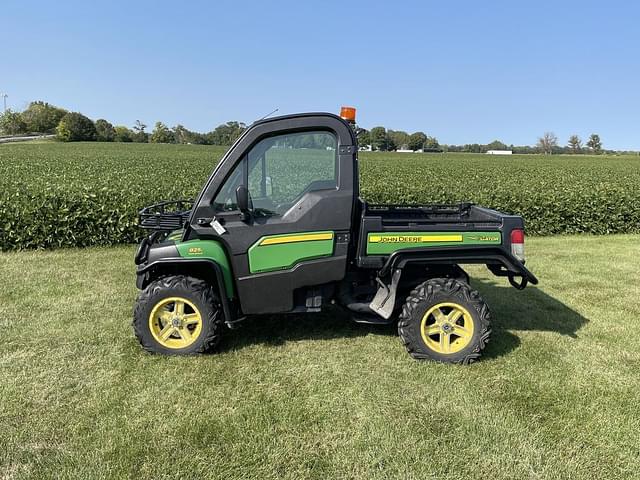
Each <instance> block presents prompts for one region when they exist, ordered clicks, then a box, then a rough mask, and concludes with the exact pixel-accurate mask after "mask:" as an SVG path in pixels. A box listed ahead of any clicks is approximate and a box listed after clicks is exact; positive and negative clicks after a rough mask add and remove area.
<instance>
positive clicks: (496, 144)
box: [487, 140, 509, 150]
mask: <svg viewBox="0 0 640 480" xmlns="http://www.w3.org/2000/svg"><path fill="white" fill-rule="evenodd" d="M487 150H509V147H507V145H506V144H505V143H502V142H501V141H500V140H494V141H493V142H491V143H489V144H487Z"/></svg>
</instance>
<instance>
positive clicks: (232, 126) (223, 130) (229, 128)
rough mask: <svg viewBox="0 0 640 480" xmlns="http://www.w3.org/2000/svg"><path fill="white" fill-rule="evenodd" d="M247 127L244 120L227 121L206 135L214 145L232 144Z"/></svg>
mask: <svg viewBox="0 0 640 480" xmlns="http://www.w3.org/2000/svg"><path fill="white" fill-rule="evenodd" d="M246 129H247V126H246V125H245V124H244V123H242V122H227V123H224V124H222V125H218V126H217V127H216V128H215V130H213V131H212V132H209V133H207V134H206V136H207V138H208V140H209V142H210V143H211V144H212V145H231V144H232V143H233V142H235V141H236V139H237V138H238V137H239V136H240V135H242V132H244V131H245V130H246Z"/></svg>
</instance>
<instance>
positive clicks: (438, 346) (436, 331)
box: [420, 302, 474, 355]
mask: <svg viewBox="0 0 640 480" xmlns="http://www.w3.org/2000/svg"><path fill="white" fill-rule="evenodd" d="M473 332H474V325H473V317H471V314H470V313H469V311H468V310H467V309H466V308H464V307H463V306H461V305H458V304H457V303H451V302H444V303H438V304H437V305H434V306H433V307H431V308H430V309H429V310H428V311H427V313H425V314H424V316H423V317H422V322H420V334H421V335H422V340H423V341H424V343H425V345H426V346H427V347H429V348H430V349H431V350H433V351H434V352H438V353H441V354H444V355H448V354H451V353H456V352H459V351H460V350H462V349H463V348H465V347H466V346H467V345H469V343H470V342H471V338H472V337H473Z"/></svg>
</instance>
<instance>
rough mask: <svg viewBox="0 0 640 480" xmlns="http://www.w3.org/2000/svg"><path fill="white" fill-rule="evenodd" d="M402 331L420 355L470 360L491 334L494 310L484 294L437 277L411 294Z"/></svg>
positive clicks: (416, 355)
mask: <svg viewBox="0 0 640 480" xmlns="http://www.w3.org/2000/svg"><path fill="white" fill-rule="evenodd" d="M398 333H399V335H400V338H401V339H402V341H403V342H404V344H405V346H406V348H407V351H408V352H409V354H410V355H411V356H412V357H413V358H416V359H420V360H422V359H431V360H437V361H440V362H445V363H462V364H468V363H471V362H473V361H475V360H477V359H478V358H479V357H480V355H481V353H482V350H483V349H484V347H485V345H486V344H487V342H488V341H489V336H490V335H491V314H490V312H489V307H488V305H487V304H486V303H485V302H484V300H483V299H482V297H480V294H478V292H476V291H475V290H472V289H471V288H470V287H469V286H468V285H467V284H465V283H462V282H459V281H457V280H453V279H444V278H435V279H432V280H427V281H426V282H424V283H422V284H420V285H419V286H418V287H416V288H415V289H414V290H413V291H412V292H411V294H410V295H409V296H408V297H407V301H406V303H405V304H404V306H403V307H402V313H401V314H400V319H399V321H398Z"/></svg>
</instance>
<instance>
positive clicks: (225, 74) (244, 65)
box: [0, 0, 640, 149]
mask: <svg viewBox="0 0 640 480" xmlns="http://www.w3.org/2000/svg"><path fill="white" fill-rule="evenodd" d="M0 35H1V38H2V45H3V48H2V50H1V51H0V92H6V93H7V94H8V95H9V98H8V99H7V100H8V104H9V106H10V107H12V108H14V109H22V108H24V107H25V106H26V104H27V103H28V102H29V101H30V100H35V99H42V100H46V101H48V102H51V103H54V104H56V105H60V106H63V107H65V108H67V109H70V110H77V111H81V112H83V113H85V114H86V115H88V116H90V117H92V118H93V119H97V118H100V117H103V118H106V119H108V120H109V121H111V122H112V123H114V124H124V125H128V126H131V125H132V124H133V123H134V122H135V120H136V119H140V120H142V121H144V122H145V123H148V124H149V125H153V123H154V122H156V121H158V120H160V121H163V122H165V123H166V124H168V125H170V126H173V125H175V124H177V123H181V124H183V125H185V126H186V127H188V128H191V129H193V130H198V131H208V130H210V129H212V128H213V127H215V126H216V125H218V124H220V123H222V122H224V121H227V120H239V121H244V122H247V123H250V122H251V121H253V120H255V119H256V118H258V117H261V116H263V115H265V114H266V113H268V112H270V111H271V110H273V109H275V108H279V109H280V112H279V113H292V112H300V111H309V110H314V111H331V112H337V111H338V109H339V107H340V105H342V104H348V105H354V106H356V107H357V108H358V120H359V123H360V124H361V125H362V126H364V127H367V128H371V127H373V126H376V125H384V126H386V127H387V128H393V129H397V130H407V131H409V132H412V131H416V130H423V131H425V132H426V133H427V134H429V135H434V136H436V137H437V138H438V139H439V140H440V142H441V143H457V144H459V143H474V142H477V143H487V142H490V141H491V140H494V139H496V138H497V139H500V140H502V141H504V142H506V143H514V144H533V143H535V141H536V138H537V137H538V136H540V135H541V134H542V133H543V132H545V131H553V132H555V133H556V134H557V135H558V137H559V138H560V141H561V143H563V144H564V143H565V142H566V139H567V138H568V136H569V135H570V134H572V133H577V134H579V135H581V136H582V137H583V138H586V137H587V136H588V135H589V134H590V133H592V132H597V133H599V134H600V135H601V137H602V139H603V142H604V145H605V147H606V148H617V149H640V6H639V4H638V3H637V2H631V1H615V0H609V1H606V2H589V1H555V2H550V1H535V2H533V1H530V2H522V1H516V0H513V1H509V2H506V1H505V2H498V1H489V0H487V1H484V2H480V1H440V2H432V1H422V2H418V1H415V2H409V1H407V2H402V1H395V2H357V1H351V2H347V1H327V0H323V1H318V0H316V1H309V2H304V1H302V0H299V1H286V2H285V1H277V0H274V1H268V2H267V1H260V2H252V1H233V2H232V1H210V2H206V1H193V2H189V1H185V2H175V1H174V2H164V1H146V0H142V1H136V2H125V1H119V0H112V1H110V2H88V1H61V2H51V1H46V2H45V1H28V0H21V1H20V0H5V1H3V2H2V8H1V9H0Z"/></svg>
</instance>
